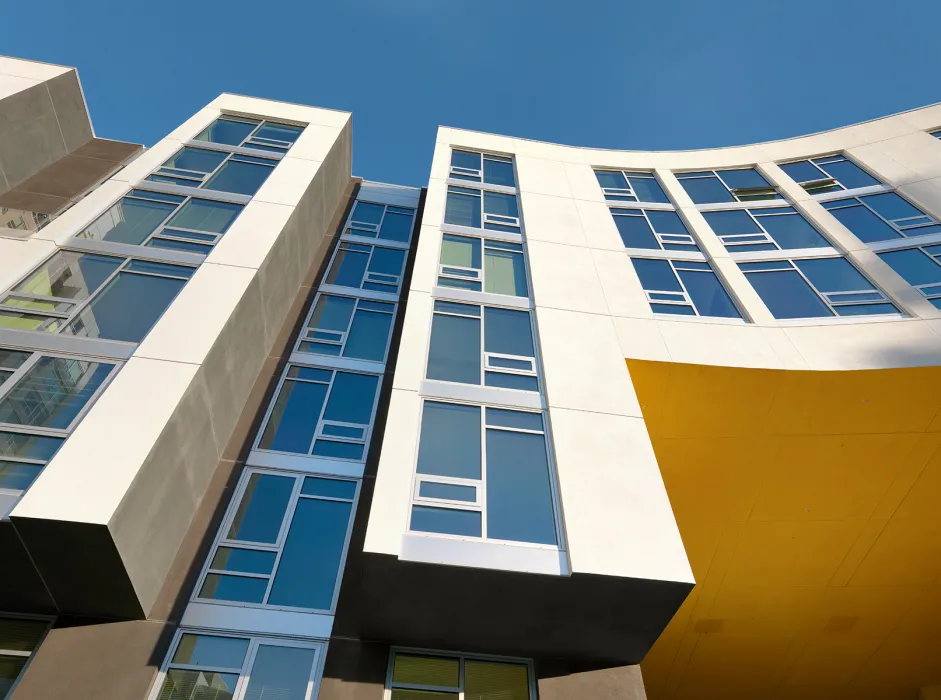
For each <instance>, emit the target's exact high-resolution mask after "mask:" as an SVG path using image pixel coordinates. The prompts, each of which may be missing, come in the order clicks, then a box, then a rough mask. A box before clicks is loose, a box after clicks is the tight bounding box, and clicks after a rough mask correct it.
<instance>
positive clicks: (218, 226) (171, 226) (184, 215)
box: [76, 190, 243, 255]
mask: <svg viewBox="0 0 941 700" xmlns="http://www.w3.org/2000/svg"><path fill="white" fill-rule="evenodd" d="M242 208H243V207H242V205H241V204H231V203H229V202H217V201H214V200H211V199H200V198H198V197H184V196H182V195H175V194H164V193H162V192H148V191H147V190H131V191H130V192H129V193H128V194H127V195H125V196H124V197H122V198H121V199H120V200H119V201H118V203H117V204H115V205H114V206H112V207H111V208H110V209H108V211H106V212H105V213H104V214H102V215H101V216H99V217H98V218H97V219H96V220H95V221H94V223H92V224H91V225H90V226H89V227H88V228H86V229H85V230H84V231H82V232H81V233H79V234H78V235H77V236H76V238H88V239H91V240H95V241H113V242H115V243H127V244H130V245H142V246H150V247H153V248H170V249H173V250H182V251H185V252H189V253H200V254H202V255H207V254H208V253H209V251H210V250H212V247H213V246H214V245H215V244H216V243H218V242H219V239H220V238H222V234H223V233H225V232H226V231H227V230H228V228H229V226H231V225H232V222H233V221H235V217H237V216H238V215H239V213H241V211H242Z"/></svg>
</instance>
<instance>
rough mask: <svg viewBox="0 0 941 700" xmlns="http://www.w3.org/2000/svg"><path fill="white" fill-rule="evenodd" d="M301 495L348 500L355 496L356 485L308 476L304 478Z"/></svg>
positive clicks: (349, 482) (338, 480) (350, 482)
mask: <svg viewBox="0 0 941 700" xmlns="http://www.w3.org/2000/svg"><path fill="white" fill-rule="evenodd" d="M301 493H302V494H303V495H305V496H326V497H327V498H349V499H352V498H353V497H354V496H355V495H356V484H354V483H353V482H352V481H342V480H341V479H323V478H321V477H315V476H308V477H305V478H304V485H303V486H302V487H301Z"/></svg>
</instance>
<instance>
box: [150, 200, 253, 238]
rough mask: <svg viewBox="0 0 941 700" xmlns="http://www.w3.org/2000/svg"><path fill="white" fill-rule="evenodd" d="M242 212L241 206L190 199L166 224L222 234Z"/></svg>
mask: <svg viewBox="0 0 941 700" xmlns="http://www.w3.org/2000/svg"><path fill="white" fill-rule="evenodd" d="M241 211H242V205H241V204H230V203H228V202H212V201H210V200H208V199H191V200H189V201H188V202H187V203H186V204H184V205H183V207H182V208H181V209H180V211H178V212H177V213H176V214H174V215H173V218H171V219H170V221H168V222H167V224H168V225H169V226H178V227H179V228H192V229H196V230H197V231H211V232H212V233H224V232H225V231H227V230H228V228H229V226H230V225H231V224H232V222H233V221H235V217H236V216H238V215H239V213H241Z"/></svg>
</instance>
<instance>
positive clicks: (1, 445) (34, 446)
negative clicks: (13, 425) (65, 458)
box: [0, 430, 62, 462]
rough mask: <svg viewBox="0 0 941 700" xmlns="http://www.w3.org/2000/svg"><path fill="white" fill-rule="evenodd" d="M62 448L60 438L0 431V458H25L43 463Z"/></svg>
mask: <svg viewBox="0 0 941 700" xmlns="http://www.w3.org/2000/svg"><path fill="white" fill-rule="evenodd" d="M61 446H62V438H56V437H45V436H43V435H29V434H27V433H12V432H9V431H6V430H3V431H0V457H25V458H27V459H39V460H42V461H44V462H47V461H49V460H50V459H52V455H54V454H55V453H56V452H57V451H58V449H59V448H60V447H61Z"/></svg>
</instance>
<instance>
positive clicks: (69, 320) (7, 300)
mask: <svg viewBox="0 0 941 700" xmlns="http://www.w3.org/2000/svg"><path fill="white" fill-rule="evenodd" d="M194 271H195V268H193V267H189V266H183V265H169V264H166V263H158V262H152V261H149V260H143V259H139V258H136V257H114V256H111V255H98V254H93V253H79V252H73V251H69V250H60V251H58V252H57V253H55V254H54V255H53V256H52V257H51V258H49V259H48V260H46V261H45V262H43V263H42V264H41V265H40V266H39V267H38V268H37V269H36V270H34V271H33V272H32V273H31V274H29V275H28V276H27V277H26V279H24V280H23V281H22V282H20V283H19V284H17V285H15V286H14V287H13V288H12V289H11V290H10V291H9V292H8V293H6V294H4V295H3V296H2V297H0V327H5V328H15V329H20V330H30V331H46V332H49V333H63V334H65V335H74V336H82V337H86V338H103V339H107V340H121V341H126V342H131V343H137V342H140V341H141V340H142V339H143V337H144V336H145V335H146V334H147V332H148V331H150V329H151V328H152V327H153V325H154V324H155V323H156V322H157V319H158V318H160V316H161V315H162V314H163V312H164V311H166V309H167V307H168V306H169V305H170V302H172V301H173V299H174V298H175V297H176V295H177V294H178V293H179V291H180V290H181V289H182V288H183V285H184V284H186V281H187V280H188V279H189V278H190V277H191V276H192V274H193V272H194Z"/></svg>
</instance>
